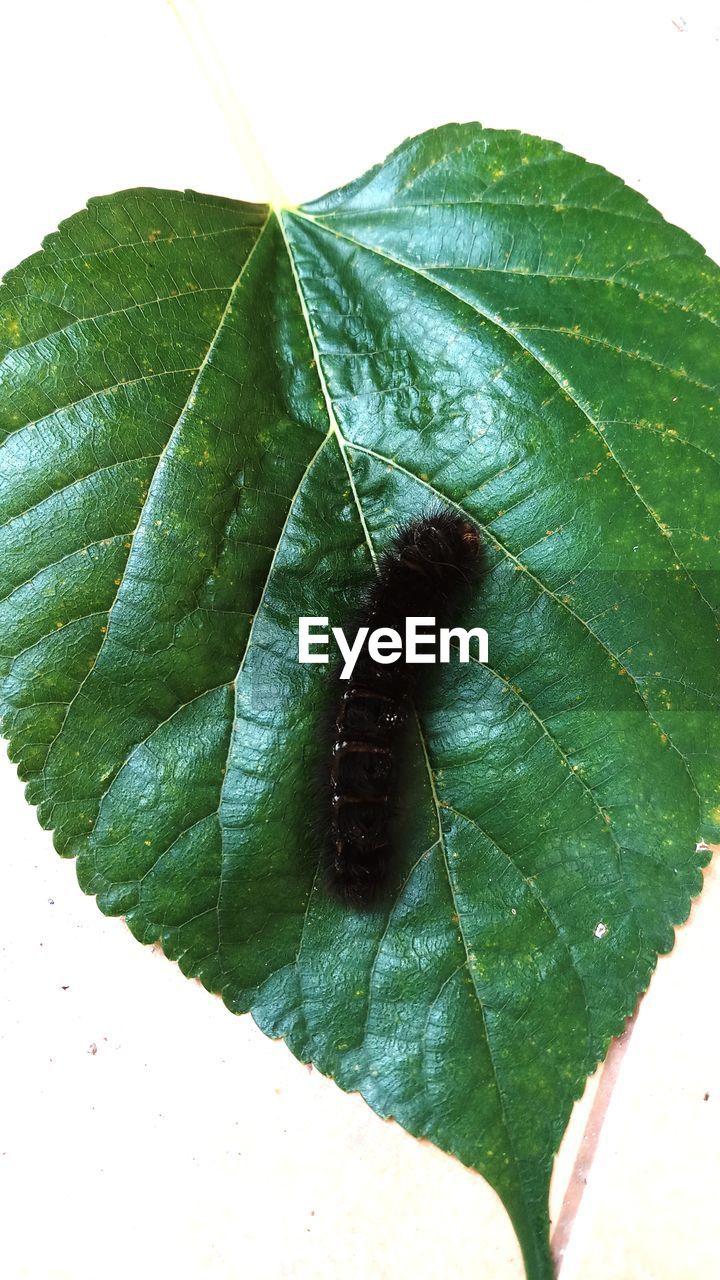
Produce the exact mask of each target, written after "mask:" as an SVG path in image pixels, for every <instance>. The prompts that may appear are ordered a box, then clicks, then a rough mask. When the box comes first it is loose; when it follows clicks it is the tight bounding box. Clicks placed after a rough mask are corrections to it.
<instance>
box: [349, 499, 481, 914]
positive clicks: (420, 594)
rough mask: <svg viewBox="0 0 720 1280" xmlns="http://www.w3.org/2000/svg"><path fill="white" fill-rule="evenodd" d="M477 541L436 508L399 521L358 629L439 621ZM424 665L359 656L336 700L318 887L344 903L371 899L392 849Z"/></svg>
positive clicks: (468, 577) (470, 567)
mask: <svg viewBox="0 0 720 1280" xmlns="http://www.w3.org/2000/svg"><path fill="white" fill-rule="evenodd" d="M480 550H481V544H480V538H479V536H478V533H477V530H476V529H475V527H474V525H473V524H471V523H470V521H469V520H467V519H465V518H464V517H463V516H460V515H456V514H453V513H451V512H447V511H444V510H442V509H438V510H432V511H429V512H427V513H426V514H425V515H424V516H421V517H420V518H419V519H416V520H412V521H410V522H409V523H407V524H405V525H403V526H402V527H401V528H400V530H399V532H398V534H397V536H396V538H395V539H394V541H393V543H392V545H391V546H390V549H389V550H388V551H387V552H386V554H385V555H384V556H383V558H382V559H381V561H380V563H379V565H378V575H377V580H376V581H375V583H374V584H373V586H372V587H371V589H370V590H369V592H368V595H367V598H366V600H365V607H364V611H363V615H362V618H361V619H360V622H359V624H358V626H360V625H362V626H368V627H369V628H370V629H371V630H375V629H377V628H382V627H391V628H393V630H396V631H402V629H403V627H404V623H405V619H406V618H408V617H416V616H424V615H426V616H429V617H434V618H435V619H436V622H437V624H438V625H440V624H441V623H442V622H443V621H448V620H449V619H448V609H449V608H450V607H451V606H452V604H453V603H454V602H455V601H456V599H457V598H458V597H459V595H460V593H461V591H462V589H463V587H465V588H467V586H468V584H469V583H470V582H471V581H472V578H473V576H474V573H475V572H476V570H477V568H478V565H479V558H480ZM423 671H426V668H424V667H422V666H417V665H408V664H407V663H406V662H405V661H404V657H401V658H400V660H399V661H397V662H394V663H393V664H392V665H380V664H379V663H377V662H375V661H373V659H372V658H371V657H370V655H369V653H368V651H367V649H364V650H363V652H362V653H361V654H360V657H359V658H358V661H357V664H356V666H355V669H354V671H353V673H352V676H351V678H350V680H349V682H348V684H347V685H346V686H345V687H344V689H343V691H342V694H341V696H340V701H339V706H338V707H337V711H336V716H335V722H334V739H333V743H332V760H331V766H330V810H331V816H330V849H329V858H328V866H327V876H326V879H327V885H328V889H329V891H330V892H331V893H332V894H333V896H334V897H336V898H338V899H340V900H341V901H343V902H346V903H348V904H350V905H353V906H358V907H360V906H365V905H367V904H369V903H370V902H372V900H373V898H375V897H376V895H377V893H378V892H379V890H380V889H381V888H382V887H383V885H384V883H385V880H386V876H387V871H388V866H389V863H390V859H391V855H392V847H391V846H392V833H391V827H392V816H393V810H394V774H395V772H396V769H395V763H396V762H395V754H396V750H397V747H398V745H399V744H398V731H399V728H400V726H401V724H402V722H403V720H404V718H405V713H406V708H407V703H408V700H409V698H410V697H412V695H413V693H414V692H416V686H417V682H418V677H419V676H420V674H421V673H422V672H423Z"/></svg>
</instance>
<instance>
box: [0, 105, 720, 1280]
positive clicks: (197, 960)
mask: <svg viewBox="0 0 720 1280" xmlns="http://www.w3.org/2000/svg"><path fill="white" fill-rule="evenodd" d="M718 275H719V273H718V269H717V268H716V267H715V266H714V265H713V264H712V263H710V262H709V261H708V260H707V258H706V257H705V256H704V254H703V252H702V250H701V249H700V247H699V246H698V245H697V244H695V243H694V242H693V241H692V240H691V239H690V238H689V237H688V236H687V235H685V234H684V233H683V232H681V231H679V230H678V229H677V228H675V227H671V226H668V225H667V224H666V223H665V222H664V221H663V219H662V218H661V216H660V215H659V214H658V213H656V212H655V211H654V210H653V209H652V208H650V207H649V205H648V204H647V203H646V201H645V200H644V199H643V198H642V197H641V196H639V195H638V194H637V193H635V192H633V191H631V190H628V188H627V187H625V186H624V185H623V183H622V182H621V181H619V180H618V179H617V178H614V177H611V176H610V175H609V174H607V173H605V172H604V171H603V170H602V169H599V168H597V167H596V166H593V165H589V164H587V163H586V162H585V161H583V160H581V159H579V158H578V157H576V156H571V155H567V154H565V153H564V152H563V151H562V149H561V148H560V147H558V146H557V145H555V144H553V143H549V142H545V141H542V140H540V139H538V138H533V137H527V136H524V135H521V134H517V133H506V132H494V131H491V130H484V129H482V128H481V127H480V126H478V125H466V126H449V127H447V128H444V129H440V130H437V131H434V132H431V133H428V134H425V135H423V136H421V137H419V138H416V139H414V140H411V141H409V142H407V143H405V144H404V145H403V146H401V147H400V148H399V149H398V150H397V151H396V152H395V153H393V155H391V156H390V157H389V159H388V160H387V161H386V162H385V163H384V164H383V165H381V166H379V167H378V168H376V169H374V170H372V171H371V172H370V173H369V174H367V175H365V177H363V178H361V179H359V180H358V181H357V182H355V183H352V184H351V185H350V186H348V187H346V188H344V189H343V190H341V191H336V192H333V193H332V194H330V195H328V196H326V197H324V198H323V199H321V200H318V201H315V202H314V203H312V204H309V205H307V206H304V207H303V208H300V209H296V210H283V211H273V210H270V209H268V208H265V207H260V206H256V205H248V204H244V203H242V202H238V201H234V200H223V199H217V198H213V197H208V196H201V195H197V194H195V193H193V192H186V193H185V194H181V193H177V192H165V191H153V190H138V191H129V192H122V193H120V194H117V195H113V196H108V197H106V198H103V199H98V200H92V201H91V202H90V204H89V206H88V208H87V209H86V210H84V211H83V212H82V213H79V214H77V215H76V216H74V217H72V218H70V219H69V220H68V221H67V222H65V223H64V224H63V225H62V227H61V229H60V230H59V231H58V232H57V233H56V234H54V235H52V236H50V237H49V238H48V240H47V241H46V242H45V246H44V249H43V251H42V252H41V253H38V254H36V255H35V256H34V257H32V258H30V259H28V261H26V262H25V263H24V264H23V265H22V266H20V267H19V268H18V269H17V270H16V271H14V272H11V273H10V275H9V276H8V277H7V280H6V282H5V284H4V286H3V288H2V293H1V294H0V320H1V342H2V355H3V360H2V366H1V371H2V395H1V399H0V411H1V415H2V416H1V418H0V428H1V432H2V444H1V445H0V485H1V490H2V516H1V517H0V519H1V522H2V531H1V537H2V554H1V559H2V585H1V587H0V595H1V596H2V601H1V603H0V652H1V654H2V656H1V657H0V663H1V666H0V674H1V675H2V706H3V711H4V724H5V732H6V733H7V735H8V737H9V739H10V743H11V753H12V758H13V759H14V760H16V761H17V763H18V768H19V771H20V774H21V776H22V777H23V778H24V779H27V780H28V798H29V800H30V801H31V803H33V804H35V805H37V806H38V807H39V817H40V821H41V822H42V823H43V825H45V826H47V827H52V828H53V829H54V831H55V841H56V845H57V848H58V850H59V851H60V852H61V853H62V854H64V855H68V856H75V857H77V867H78V875H79V879H80V883H81V885H82V887H83V888H84V889H85V890H86V891H87V892H88V893H93V894H95V895H97V899H98V904H99V906H100V907H101V909H102V910H103V911H105V912H107V913H111V914H120V913H122V914H124V915H125V916H126V918H127V921H128V923H129V925H130V928H131V929H132V930H133V932H134V933H135V935H136V936H137V937H138V938H139V939H140V940H141V941H143V942H151V941H155V940H157V939H159V940H160V941H161V943H162V945H163V947H164V949H165V951H166V953H167V955H168V956H170V957H171V958H173V959H175V960H177V961H178V963H179V964H180V966H181V968H182V970H183V972H185V973H186V974H188V975H194V976H197V977H199V978H200V979H201V980H202V982H203V983H205V985H206V986H207V987H208V988H209V989H211V990H213V991H219V992H221V993H222V996H223V998H224V999H225V1001H226V1002H227V1004H228V1006H229V1007H230V1009H232V1010H234V1011H236V1012H241V1011H244V1010H251V1011H252V1013H253V1016H254V1017H255V1019H256V1021H257V1022H258V1024H259V1025H260V1026H261V1027H262V1028H263V1030H265V1031H266V1032H267V1033H268V1034H269V1035H272V1036H283V1037H284V1038H285V1040H286V1041H287V1043H288V1045H289V1046H290V1048H291V1049H292V1051H293V1053H294V1054H296V1055H297V1056H298V1057H299V1058H300V1059H302V1060H304V1061H312V1062H314V1063H315V1064H316V1065H317V1067H318V1068H319V1069H320V1070H321V1071H322V1072H324V1073H325V1074H326V1075H328V1076H331V1077H333V1078H334V1079H335V1080H337V1082H338V1084H339V1085H340V1086H341V1087H342V1088H343V1089H358V1090H360V1091H361V1092H362V1093H363V1095H364V1097H365V1098H366V1099H367V1100H368V1102H369V1103H370V1105H371V1106H372V1107H373V1108H374V1109H375V1110H376V1111H377V1112H378V1113H380V1114H381V1115H392V1116H394V1117H395V1118H396V1119H397V1120H398V1121H399V1122H400V1123H401V1124H402V1125H404V1126H405V1127H406V1128H407V1129H409V1130H410V1131H411V1132H412V1133H415V1134H419V1135H423V1136H426V1137H428V1138H430V1139H431V1140H432V1141H433V1142H435V1143H437V1144H438V1145H439V1146H440V1147H442V1148H444V1149H445V1150H447V1151H451V1152H454V1153H455V1154H456V1155H458V1156H459V1157H460V1159H461V1160H463V1161H464V1162H466V1163H467V1164H468V1165H471V1166H473V1167H474V1168H476V1169H478V1170H480V1171H481V1173H483V1174H484V1176H485V1177H486V1178H487V1179H488V1180H489V1181H490V1182H491V1183H492V1184H493V1186H494V1187H495V1188H496V1189H497V1191H498V1192H499V1194H500V1195H501V1197H502V1198H503V1200H504V1202H505V1204H506V1206H507V1209H508V1211H509V1213H510V1215H511V1217H512V1219H513V1222H514V1225H515V1228H516V1230H517V1233H518V1236H519V1239H520V1242H521V1245H522V1248H523V1252H524V1256H525V1260H526V1266H527V1272H528V1276H529V1277H532V1278H533V1280H538V1278H539V1277H547V1276H549V1275H550V1274H551V1264H550V1260H549V1253H548V1244H547V1235H548V1211H547V1190H548V1180H549V1176H550V1171H551V1166H552V1160H553V1155H554V1152H555V1151H556V1149H557V1146H558V1143H559V1140H560V1137H561V1135H562V1132H563V1129H564V1126H565V1124H566V1122H567V1118H568V1115H569V1112H570V1108H571V1105H572V1102H573V1099H574V1098H576V1097H577V1096H578V1094H579V1092H580V1091H581V1089H582V1087H583V1083H584V1080H585V1077H586V1076H587V1074H588V1072H590V1071H591V1070H592V1069H593V1066H594V1065H595V1063H597V1061H598V1060H599V1059H600V1058H601V1057H602V1056H603V1054H604V1052H605V1050H606V1047H607V1044H608V1041H609V1038H610V1037H611V1036H612V1035H613V1034H614V1033H616V1032H618V1031H619V1029H620V1028H621V1026H622V1023H623V1019H624V1018H625V1017H626V1015H627V1014H628V1013H629V1012H630V1011H631V1010H632V1008H633V1006H634V1004H635V1001H636V998H637V994H638V992H640V991H642V990H643V989H644V988H645V986H646V985H647V982H648V980H649V978H650V974H651V972H652V969H653V967H654V964H655V961H656V956H657V954H658V952H662V951H667V950H668V949H669V948H670V947H671V946H672V942H673V926H674V925H675V924H677V923H678V922H680V921H682V920H684V919H685V917H686V915H687V913H688V909H689V904H690V898H691V896H692V895H693V894H695V893H697V892H698V890H699V888H700V884H701V874H700V868H701V866H702V865H703V862H704V860H705V858H706V855H705V853H704V852H703V851H702V850H701V851H696V849H695V843H696V841H698V840H700V839H701V838H705V839H710V838H712V837H713V836H716V835H717V833H718V830H720V826H719V824H718V818H720V810H719V809H718V806H719V805H720V761H719V758H718V750H717V747H716V745H714V743H716V742H717V706H718V700H719V699H720V663H719V662H718V653H719V652H720V650H719V647H718V646H719V642H720V630H719V622H718V620H719V618H720V576H719V575H718V572H717V570H718V529H720V488H719V487H718V483H717V481H718V456H717V448H716V440H717V405H718V390H717V388H718V383H719V382H720V367H719V366H720V354H719V352H720V348H719V347H718V342H717V337H718V334H717V329H718V313H719V310H720V308H719V305H718V302H719V298H720V292H719V290H718ZM438 499H440V500H442V501H443V502H446V503H448V504H449V505H451V506H453V507H455V508H458V509H460V510H462V511H465V512H467V513H468V514H469V515H470V516H471V517H472V519H473V520H475V521H477V522H478V524H479V525H480V527H481V529H482V530H483V532H484V539H485V542H486V545H487V548H488V569H487V573H486V575H485V578H484V580H483V581H482V583H481V585H480V587H479V589H478V592H477V595H476V597H475V598H474V599H473V600H472V601H470V602H469V603H468V605H467V611H466V613H467V619H466V620H470V619H472V620H473V622H474V623H475V624H477V623H480V622H481V623H482V624H483V625H484V626H485V627H486V628H487V629H488V631H489V636H490V662H489V665H488V666H487V667H483V666H481V665H480V664H478V663H476V662H472V663H470V664H468V665H466V666H460V665H458V664H454V665H452V666H451V667H448V668H437V669H436V670H437V672H438V674H437V676H435V675H434V676H433V678H432V681H431V682H430V683H431V685H432V689H431V692H430V695H429V704H428V707H427V709H426V710H424V712H423V716H422V721H421V722H418V726H417V730H416V731H415V733H414V736H413V739H412V741H411V743H410V744H409V749H408V762H407V778H406V779H405V782H404V784H403V788H402V800H401V804H402V811H403V830H404V837H403V842H402V848H401V849H400V850H399V852H398V859H397V865H396V879H395V884H394V889H393V904H392V908H391V909H389V910H387V911H386V910H379V909H378V910H377V911H374V912H372V913H369V914H360V915H357V914H353V913H348V912H346V911H344V910H343V909H342V908H340V907H339V906H337V905H335V904H334V903H332V902H330V901H329V900H328V898H327V896H326V895H325V893H324V891H323V888H322V883H321V880H320V877H319V876H318V855H319V849H320V843H321V840H320V837H319V835H318V829H317V826H316V824H315V822H314V820H313V817H312V800H311V797H312V795H313V791H314V775H315V772H316V770H317V768H318V767H319V766H318V761H319V760H321V759H322V758H323V753H325V754H326V753H327V744H326V743H324V742H323V741H322V732H321V729H320V725H321V724H322V716H321V714H320V710H321V704H322V703H323V701H324V699H325V696H326V688H327V683H328V681H327V673H326V669H325V668H321V667H316V666H300V665H298V663H297V661H296V653H297V648H296V646H297V619H298V615H300V614H310V615H328V616H330V618H331V619H332V621H333V622H334V623H336V624H337V623H343V622H345V621H347V615H348V610H349V608H350V606H351V602H352V599H353V595H354V592H355V590H356V588H357V587H358V585H360V584H361V583H364V582H365V581H367V579H368V576H369V575H371V574H372V572H373V555H377V554H378V553H379V552H380V551H381V550H382V548H383V547H384V546H385V545H386V543H387V541H388V539H389V538H390V537H391V535H392V530H393V526H394V523H395V522H396V521H397V520H398V519H399V518H402V517H406V516H408V515H409V514H410V513H414V512H419V511H422V510H423V509H424V508H425V507H426V506H427V505H428V503H429V502H430V501H437V500H438ZM478 1247H479V1250H481V1249H482V1228H480V1231H479V1239H478Z"/></svg>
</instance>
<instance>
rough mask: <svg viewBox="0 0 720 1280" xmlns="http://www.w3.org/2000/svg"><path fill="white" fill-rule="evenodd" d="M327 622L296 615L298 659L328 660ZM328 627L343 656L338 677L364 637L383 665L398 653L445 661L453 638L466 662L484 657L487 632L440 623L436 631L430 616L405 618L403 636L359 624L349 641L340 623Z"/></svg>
mask: <svg viewBox="0 0 720 1280" xmlns="http://www.w3.org/2000/svg"><path fill="white" fill-rule="evenodd" d="M328 622H329V619H328V618H298V662H318V663H319V662H328V661H329V656H328V653H327V647H328V645H329V643H330V633H329V632H328V630H327V626H328ZM323 628H325V629H324V630H323ZM330 631H331V632H332V634H333V636H334V639H335V643H336V644H337V647H338V649H339V650H340V653H341V654H342V657H343V668H342V671H341V672H340V679H341V680H349V679H350V676H351V675H352V673H353V671H354V670H355V663H356V662H357V660H358V658H359V657H360V654H361V653H362V651H363V646H364V645H365V642H366V641H367V650H368V654H369V656H370V657H371V658H372V660H373V662H379V663H380V664H381V665H383V666H385V665H389V664H390V663H391V662H398V661H399V660H400V658H401V657H403V658H404V660H405V662H410V663H420V662H428V663H430V662H449V661H450V645H451V642H452V641H453V640H456V641H457V649H458V660H459V661H460V662H469V661H470V659H471V657H472V658H474V659H476V660H477V661H478V662H487V660H488V635H487V631H485V630H484V628H483V627H471V628H470V630H467V629H466V628H465V627H440V629H439V631H437V630H436V629H435V619H434V618H420V617H418V618H413V617H411V618H406V619H405V635H404V637H403V636H402V635H401V634H400V632H399V631H396V630H395V629H394V628H393V627H378V628H377V629H376V630H375V631H372V632H371V631H370V628H369V627H359V628H358V631H357V634H356V636H355V638H354V640H353V642H352V644H350V643H349V642H348V641H347V639H346V638H345V632H344V631H343V629H342V627H331V628H330ZM471 640H476V641H477V653H473V654H471V652H470V642H471ZM323 649H324V650H325V652H322V650H323ZM431 650H432V651H431Z"/></svg>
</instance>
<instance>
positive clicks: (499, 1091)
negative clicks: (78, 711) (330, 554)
mask: <svg viewBox="0 0 720 1280" xmlns="http://www.w3.org/2000/svg"><path fill="white" fill-rule="evenodd" d="M278 220H279V222H280V225H281V227H282V232H283V238H284V240H285V244H286V247H287V252H288V255H289V257H290V262H291V266H292V270H293V276H294V279H295V284H296V288H297V290H298V294H299V297H300V301H301V305H302V311H303V317H304V319H305V323H306V326H307V330H308V337H309V339H310V342H311V344H312V348H313V352H314V353H315V356H316V362H317V370H318V377H319V379H320V382H321V385H322V389H323V395H324V397H325V401H326V406H327V410H328V418H329V420H330V430H329V432H328V434H330V432H331V431H332V432H333V434H335V435H336V437H337V439H338V444H339V445H340V446H341V453H342V456H343V461H344V462H345V466H346V468H347V470H348V475H349V476H350V480H351V489H352V494H353V499H354V502H355V505H356V507H357V511H358V516H359V518H360V521H361V524H362V528H363V532H364V536H365V540H366V543H367V548H368V552H369V554H370V556H371V559H372V561H373V564H374V565H375V567H376V568H377V556H376V553H375V549H374V546H373V543H372V539H371V537H370V533H369V530H368V527H367V523H366V520H365V515H364V512H363V510H362V506H361V503H360V498H359V494H358V492H357V488H356V486H355V481H354V477H353V476H352V472H351V470H350V464H349V460H348V458H347V456H346V452H345V450H346V449H347V447H348V445H350V442H349V441H347V440H346V439H345V437H344V436H343V434H342V432H341V430H340V427H339V424H338V423H337V420H336V417H335V413H334V409H333V406H332V401H331V398H330V393H329V389H328V387H327V383H326V381H325V376H324V371H323V369H322V361H321V357H320V352H319V348H318V345H317V337H316V335H315V332H314V329H313V327H312V323H311V320H310V315H309V310H308V307H307V301H306V299H305V297H304V294H303V292H302V282H301V279H300V275H299V273H298V271H297V266H296V263H295V259H294V255H293V252H292V248H291V245H290V242H289V239H288V237H287V234H286V232H285V228H284V227H283V226H282V214H279V215H278ZM321 447H322V446H321ZM418 731H419V735H420V742H421V746H422V751H423V757H424V760H425V765H426V769H427V775H428V781H429V785H430V790H431V795H432V800H433V806H434V810H435V817H436V823H437V832H438V843H439V845H440V848H441V850H442V854H443V863H444V867H445V874H446V877H447V882H448V888H449V891H450V894H451V897H452V900H453V904H454V907H455V912H456V914H457V917H458V922H459V929H460V936H461V940H462V946H463V951H464V953H465V960H464V964H465V965H466V966H467V967H468V971H469V972H470V973H471V980H472V987H473V992H474V994H475V998H476V1000H477V1003H478V1007H479V1009H480V1014H481V1018H482V1023H483V1028H484V1032H485V1039H486V1042H487V1047H488V1055H489V1058H490V1063H491V1067H492V1071H493V1076H494V1079H495V1088H496V1091H497V1095H498V1099H499V1103H500V1111H501V1116H502V1122H503V1126H504V1128H505V1131H506V1133H507V1136H508V1142H509V1144H510V1148H511V1150H512V1152H513V1157H514V1163H515V1169H516V1174H517V1182H518V1186H519V1189H520V1195H521V1197H522V1200H523V1203H524V1205H525V1209H526V1212H527V1214H528V1221H530V1220H531V1218H532V1214H531V1206H530V1203H529V1201H528V1198H527V1192H526V1188H525V1182H524V1179H523V1177H522V1172H521V1168H522V1166H521V1164H520V1162H519V1160H518V1157H517V1152H516V1151H515V1145H514V1141H513V1135H512V1131H511V1129H510V1126H509V1123H508V1118H507V1111H506V1106H505V1098H504V1094H503V1091H502V1089H501V1087H500V1081H499V1078H498V1072H497V1066H496V1063H495V1059H494V1056H493V1051H492V1047H491V1042H490V1032H489V1028H488V1025H487V1020H486V1017H485V1010H484V1007H483V1003H482V999H481V997H480V993H479V991H478V988H477V983H476V981H475V977H474V975H472V968H471V965H470V952H469V949H468V945H467V940H466V937H465V932H464V929H463V925H462V917H461V914H460V910H459V905H458V903H457V899H456V896H455V889H454V885H453V882H452V878H451V875H450V867H449V864H448V858H447V849H446V846H445V835H444V832H443V828H442V820H441V815H440V807H439V803H438V797H437V789H436V786H435V776H434V773H433V769H432V764H431V761H430V757H429V754H428V750H427V745H426V742H425V738H424V735H423V731H422V726H421V724H420V721H419V719H418ZM316 877H317V872H316ZM306 918H307V912H306ZM301 946H302V939H301V943H300V947H301ZM299 950H300V948H299V949H298V954H299ZM378 953H379V952H376V955H375V957H374V960H373V968H374V966H375V964H376V962H377V957H378ZM370 999H371V992H370V989H369V988H368V1004H369V1002H370Z"/></svg>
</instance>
